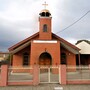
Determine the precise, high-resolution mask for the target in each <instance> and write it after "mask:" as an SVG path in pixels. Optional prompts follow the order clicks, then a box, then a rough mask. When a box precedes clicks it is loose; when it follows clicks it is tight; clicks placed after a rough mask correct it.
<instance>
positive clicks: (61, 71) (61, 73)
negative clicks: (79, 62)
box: [59, 65, 66, 85]
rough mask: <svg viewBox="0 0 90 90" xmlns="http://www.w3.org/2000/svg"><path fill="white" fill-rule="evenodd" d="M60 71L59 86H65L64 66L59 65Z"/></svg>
mask: <svg viewBox="0 0 90 90" xmlns="http://www.w3.org/2000/svg"><path fill="white" fill-rule="evenodd" d="M59 68H60V69H59V70H60V74H59V75H60V80H59V81H60V82H59V83H60V84H61V85H66V65H60V66H59Z"/></svg>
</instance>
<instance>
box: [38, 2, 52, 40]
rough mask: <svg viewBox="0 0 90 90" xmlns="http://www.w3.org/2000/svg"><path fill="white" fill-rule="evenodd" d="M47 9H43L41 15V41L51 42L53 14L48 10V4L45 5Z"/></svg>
mask: <svg viewBox="0 0 90 90" xmlns="http://www.w3.org/2000/svg"><path fill="white" fill-rule="evenodd" d="M43 5H45V9H43V10H42V11H41V12H40V13H39V15H40V16H39V39H40V40H51V37H52V32H51V30H52V28H51V27H52V26H51V20H52V17H51V13H50V12H49V10H47V9H46V5H47V4H46V2H45V4H43Z"/></svg>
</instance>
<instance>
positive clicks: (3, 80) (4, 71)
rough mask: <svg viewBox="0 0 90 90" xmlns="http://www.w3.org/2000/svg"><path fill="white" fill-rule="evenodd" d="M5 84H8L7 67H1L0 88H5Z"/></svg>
mask: <svg viewBox="0 0 90 90" xmlns="http://www.w3.org/2000/svg"><path fill="white" fill-rule="evenodd" d="M7 82H8V65H2V66H1V84H0V86H7Z"/></svg>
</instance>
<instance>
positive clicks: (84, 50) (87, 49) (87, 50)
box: [76, 41, 90, 54]
mask: <svg viewBox="0 0 90 90" xmlns="http://www.w3.org/2000/svg"><path fill="white" fill-rule="evenodd" d="M76 46H77V47H78V48H80V49H81V50H80V53H81V54H90V44H88V43H87V42H85V41H82V42H81V43H79V44H77V45H76Z"/></svg>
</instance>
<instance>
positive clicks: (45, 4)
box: [42, 1, 48, 9]
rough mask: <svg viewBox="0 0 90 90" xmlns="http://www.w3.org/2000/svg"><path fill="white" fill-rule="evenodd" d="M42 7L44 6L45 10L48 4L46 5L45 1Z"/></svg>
mask: <svg viewBox="0 0 90 90" xmlns="http://www.w3.org/2000/svg"><path fill="white" fill-rule="evenodd" d="M42 5H44V7H45V9H46V6H48V4H47V3H46V1H45V2H44V4H42Z"/></svg>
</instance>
